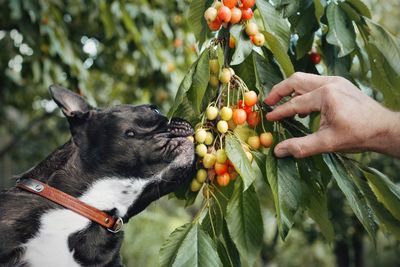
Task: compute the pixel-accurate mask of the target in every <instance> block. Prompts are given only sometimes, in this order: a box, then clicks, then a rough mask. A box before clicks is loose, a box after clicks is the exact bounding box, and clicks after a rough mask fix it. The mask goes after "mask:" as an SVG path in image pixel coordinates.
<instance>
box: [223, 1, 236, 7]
mask: <svg viewBox="0 0 400 267" xmlns="http://www.w3.org/2000/svg"><path fill="white" fill-rule="evenodd" d="M222 2H223V3H224V5H225V6H227V7H229V8H234V7H235V6H236V5H237V2H238V1H237V0H223V1H222Z"/></svg>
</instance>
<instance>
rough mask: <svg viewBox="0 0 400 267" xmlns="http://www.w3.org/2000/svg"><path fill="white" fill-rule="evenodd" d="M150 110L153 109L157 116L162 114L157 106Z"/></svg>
mask: <svg viewBox="0 0 400 267" xmlns="http://www.w3.org/2000/svg"><path fill="white" fill-rule="evenodd" d="M150 108H151V110H152V111H154V112H155V113H157V114H160V113H161V112H160V111H159V110H158V108H157V107H156V106H151V107H150Z"/></svg>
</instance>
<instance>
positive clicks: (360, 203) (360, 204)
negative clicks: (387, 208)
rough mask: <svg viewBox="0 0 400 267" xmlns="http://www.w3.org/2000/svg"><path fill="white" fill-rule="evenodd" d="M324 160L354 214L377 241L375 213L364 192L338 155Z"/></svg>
mask: <svg viewBox="0 0 400 267" xmlns="http://www.w3.org/2000/svg"><path fill="white" fill-rule="evenodd" d="M323 158H324V161H325V163H326V164H327V165H328V167H329V169H330V171H331V173H332V176H333V178H334V179H335V181H336V183H337V185H338V186H339V188H340V190H342V192H343V193H344V195H345V196H346V198H347V200H348V203H349V205H350V207H351V208H352V210H353V212H354V214H355V215H356V216H357V218H358V220H359V221H360V222H361V224H362V225H363V226H364V228H365V230H366V231H367V232H368V234H369V235H370V237H371V238H372V239H373V240H374V241H375V238H376V231H377V225H376V222H375V221H374V218H373V211H372V210H371V208H370V207H369V206H368V204H367V202H366V200H365V197H364V196H363V194H362V192H361V191H360V190H359V189H358V188H357V186H356V185H355V184H354V182H353V180H352V178H351V177H350V175H349V174H348V171H347V170H346V168H345V166H344V165H343V164H342V162H341V161H340V160H339V158H338V157H337V156H336V155H333V154H324V155H323Z"/></svg>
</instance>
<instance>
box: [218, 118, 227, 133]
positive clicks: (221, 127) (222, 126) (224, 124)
mask: <svg viewBox="0 0 400 267" xmlns="http://www.w3.org/2000/svg"><path fill="white" fill-rule="evenodd" d="M217 129H218V132H220V133H222V134H224V133H226V132H227V131H228V129H229V127H228V123H227V122H226V121H219V122H218V123H217Z"/></svg>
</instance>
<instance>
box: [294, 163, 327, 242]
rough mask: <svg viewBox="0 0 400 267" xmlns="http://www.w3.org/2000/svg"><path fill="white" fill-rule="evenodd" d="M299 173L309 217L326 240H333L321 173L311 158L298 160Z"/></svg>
mask: <svg viewBox="0 0 400 267" xmlns="http://www.w3.org/2000/svg"><path fill="white" fill-rule="evenodd" d="M297 162H298V166H299V170H300V175H301V178H302V179H303V181H304V182H305V186H304V187H303V188H304V197H305V202H306V203H305V206H306V207H307V210H308V213H309V215H310V217H311V218H312V219H313V220H314V221H315V222H316V223H317V224H318V226H319V228H320V230H321V232H322V234H323V235H324V236H325V238H326V239H327V241H328V242H332V241H333V237H334V231H333V225H332V223H331V221H330V219H329V214H328V206H327V196H326V191H325V188H324V185H323V184H321V182H320V181H321V180H322V179H321V178H320V177H318V176H320V175H321V173H320V172H319V170H318V168H317V167H316V166H315V164H314V162H313V159H312V158H307V159H303V160H298V161H297Z"/></svg>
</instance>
